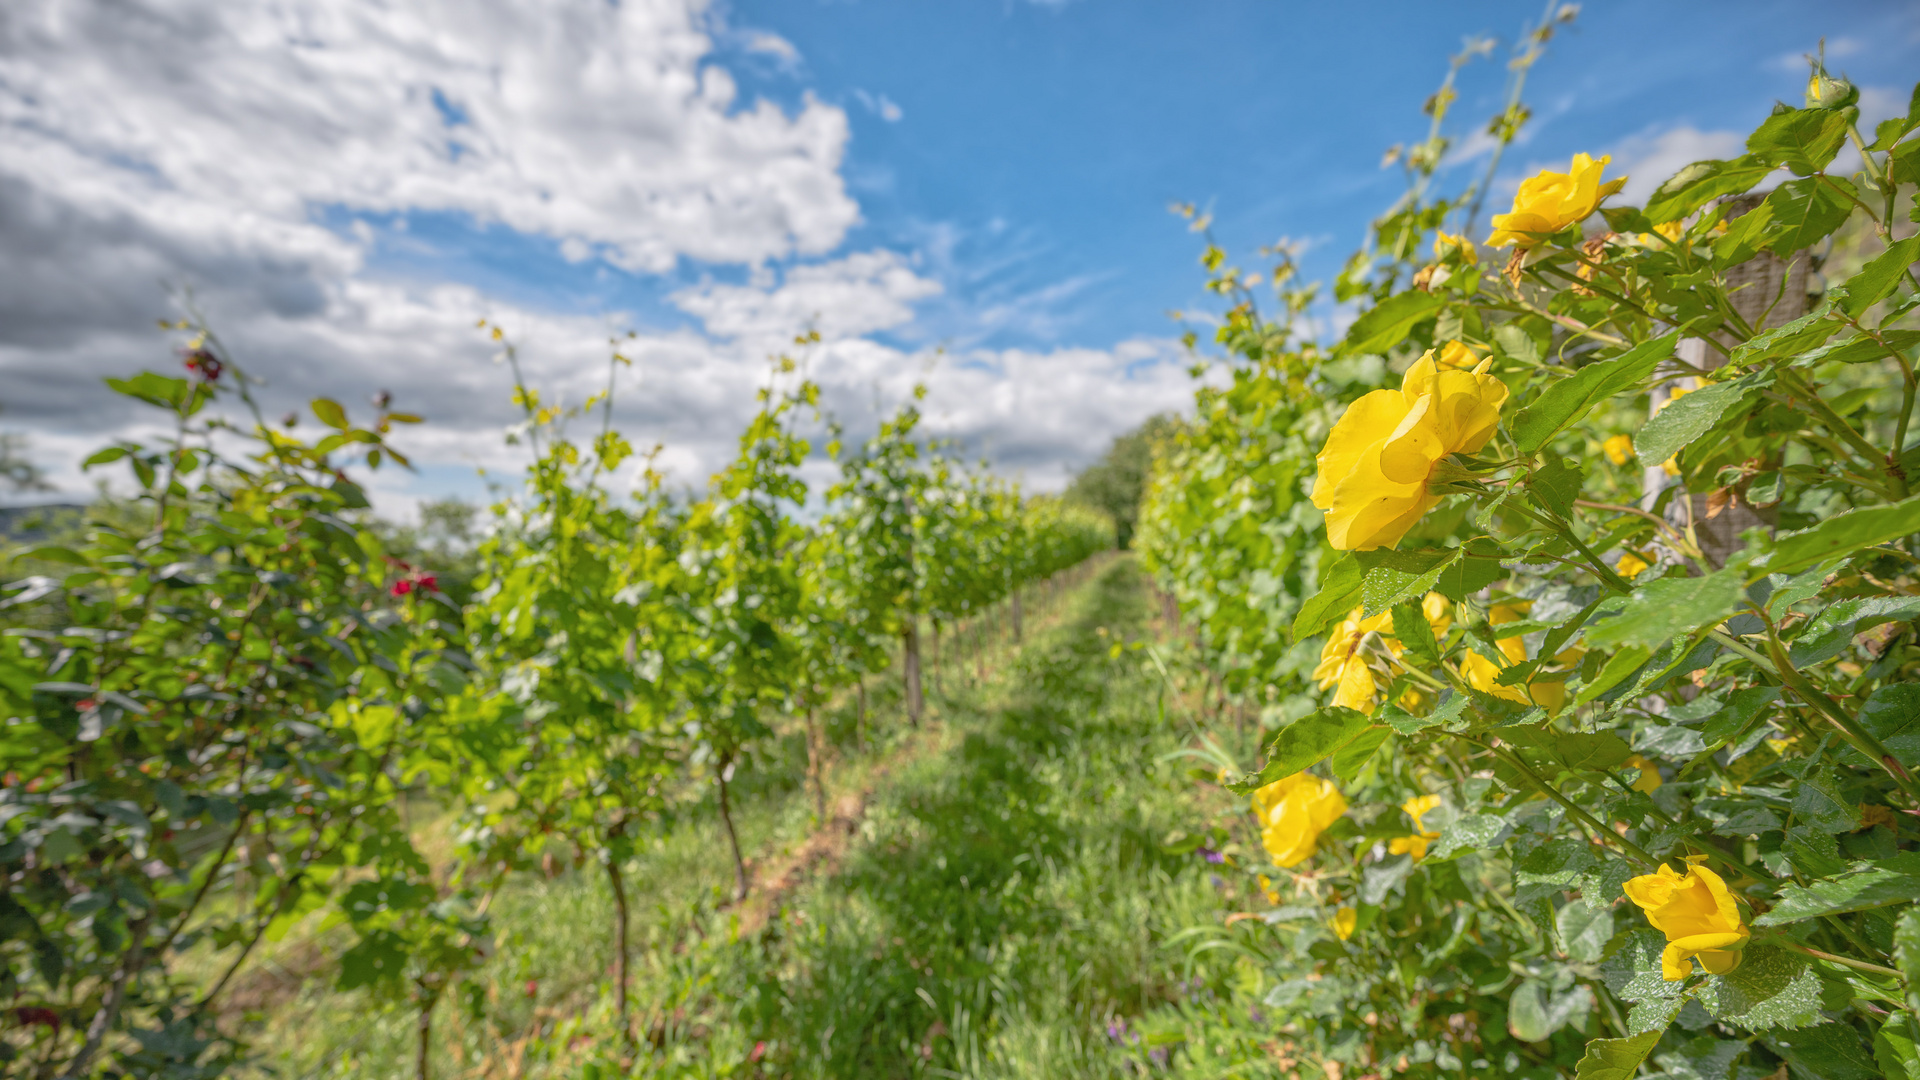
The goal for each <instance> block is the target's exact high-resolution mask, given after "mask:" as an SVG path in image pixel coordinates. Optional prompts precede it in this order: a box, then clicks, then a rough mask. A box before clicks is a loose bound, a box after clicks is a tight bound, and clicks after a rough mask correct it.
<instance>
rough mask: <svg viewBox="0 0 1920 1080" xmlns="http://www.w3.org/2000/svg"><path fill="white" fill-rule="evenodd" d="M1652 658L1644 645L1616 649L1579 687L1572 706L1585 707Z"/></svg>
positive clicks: (1651, 652)
mask: <svg viewBox="0 0 1920 1080" xmlns="http://www.w3.org/2000/svg"><path fill="white" fill-rule="evenodd" d="M1652 658H1653V650H1652V649H1649V648H1647V647H1646V646H1644V645H1627V646H1624V647H1622V648H1620V649H1616V650H1615V651H1614V653H1613V655H1612V656H1609V657H1607V662H1606V663H1605V664H1604V665H1602V666H1601V668H1600V670H1599V671H1598V672H1597V673H1595V674H1594V676H1593V678H1592V679H1591V680H1589V681H1587V682H1585V683H1582V684H1581V686H1580V694H1579V696H1578V697H1576V698H1574V704H1576V705H1585V704H1586V703H1587V702H1589V701H1592V700H1593V699H1594V698H1597V697H1599V696H1600V695H1601V694H1604V693H1606V692H1607V691H1609V690H1611V689H1613V688H1614V687H1615V686H1616V685H1618V684H1619V683H1620V682H1621V681H1622V680H1624V679H1626V678H1627V677H1629V676H1631V675H1632V674H1633V673H1634V672H1636V671H1639V670H1640V669H1641V668H1642V667H1644V666H1645V665H1646V663H1647V661H1648V660H1651V659H1652Z"/></svg>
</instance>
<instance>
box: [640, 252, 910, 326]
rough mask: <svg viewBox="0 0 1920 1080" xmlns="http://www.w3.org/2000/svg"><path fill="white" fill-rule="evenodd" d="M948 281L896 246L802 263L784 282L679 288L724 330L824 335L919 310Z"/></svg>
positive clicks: (685, 305) (691, 307)
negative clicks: (926, 274) (916, 305)
mask: <svg viewBox="0 0 1920 1080" xmlns="http://www.w3.org/2000/svg"><path fill="white" fill-rule="evenodd" d="M940 291H941V289H940V283H939V282H936V281H930V280H928V279H926V278H923V277H921V276H920V275H918V274H916V273H914V272H913V270H912V268H911V267H909V266H908V264H907V261H906V259H904V258H903V257H901V256H900V255H899V254H897V253H895V252H891V251H867V252H861V253H858V254H854V255H849V256H847V257H845V258H843V259H836V260H834V261H832V262H824V263H818V264H813V265H800V266H794V267H792V268H790V269H789V270H787V272H786V275H785V280H784V281H783V282H781V284H780V285H779V286H778V287H777V288H771V289H768V288H755V287H753V286H751V285H715V284H705V285H701V286H698V287H696V288H691V289H683V290H681V291H679V292H677V293H675V294H673V298H672V299H673V302H674V304H675V305H677V306H678V307H679V308H680V309H681V310H682V311H685V312H687V313H688V314H690V315H694V316H696V317H698V318H699V319H700V320H701V321H702V322H704V323H705V324H706V327H707V330H708V332H710V333H713V334H716V335H719V336H721V337H730V338H738V337H752V338H765V337H781V336H789V335H792V334H793V333H795V332H796V331H798V330H805V329H814V330H818V331H819V332H820V334H821V336H823V337H829V338H840V337H857V336H860V335H862V334H871V333H873V332H875V331H878V330H888V329H891V328H893V327H896V326H899V325H901V324H902V323H905V322H907V321H908V320H910V319H912V318H913V309H912V307H911V306H910V305H911V304H912V303H913V302H914V301H916V300H921V299H924V298H926V297H929V296H934V295H936V294H938V293H939V292H940Z"/></svg>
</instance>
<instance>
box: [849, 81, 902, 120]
mask: <svg viewBox="0 0 1920 1080" xmlns="http://www.w3.org/2000/svg"><path fill="white" fill-rule="evenodd" d="M853 96H854V99H855V100H856V101H858V102H860V104H862V105H865V106H866V107H867V109H868V111H870V112H872V113H873V114H874V115H875V116H878V117H879V118H880V119H882V120H885V121H886V122H887V123H889V124H897V123H899V122H900V118H901V117H903V116H905V115H906V112H905V111H904V110H902V109H901V108H900V106H899V104H898V103H896V102H895V101H894V100H893V99H892V98H890V97H888V96H887V95H885V94H869V93H867V92H866V91H865V90H860V89H855V90H854V92H853Z"/></svg>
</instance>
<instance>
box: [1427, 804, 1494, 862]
mask: <svg viewBox="0 0 1920 1080" xmlns="http://www.w3.org/2000/svg"><path fill="white" fill-rule="evenodd" d="M1508 828H1509V826H1508V825H1507V819H1505V818H1503V817H1497V816H1495V815H1493V814H1462V815H1460V816H1459V817H1457V818H1454V819H1453V823H1452V824H1450V825H1448V826H1447V827H1446V828H1444V829H1441V830H1440V838H1439V839H1438V840H1435V841H1434V842H1433V847H1432V848H1430V849H1429V850H1428V851H1427V858H1426V861H1427V862H1430V863H1431V862H1443V861H1445V860H1446V859H1447V858H1448V857H1449V856H1452V855H1454V854H1456V853H1458V852H1462V851H1484V850H1487V849H1489V848H1494V847H1498V846H1499V845H1500V843H1501V840H1502V838H1504V837H1505V836H1506V835H1507V831H1508Z"/></svg>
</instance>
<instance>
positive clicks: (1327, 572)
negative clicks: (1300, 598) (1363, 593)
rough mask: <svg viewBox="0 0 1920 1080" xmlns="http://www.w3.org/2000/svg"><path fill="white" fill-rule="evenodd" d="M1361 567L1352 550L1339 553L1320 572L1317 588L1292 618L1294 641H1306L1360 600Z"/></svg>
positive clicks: (1336, 620)
mask: <svg viewBox="0 0 1920 1080" xmlns="http://www.w3.org/2000/svg"><path fill="white" fill-rule="evenodd" d="M1362 574H1363V569H1362V567H1361V565H1360V563H1359V561H1358V560H1356V559H1355V558H1354V555H1353V552H1350V551H1348V552H1342V553H1341V554H1340V555H1339V557H1338V558H1336V559H1334V560H1333V564H1332V565H1331V566H1326V567H1323V568H1322V569H1321V572H1320V588H1319V590H1318V591H1316V592H1315V593H1314V594H1313V595H1312V596H1309V597H1307V599H1306V602H1305V603H1303V604H1301V605H1300V613H1299V614H1298V615H1295V616H1294V617H1293V640H1295V641H1305V640H1306V639H1307V638H1310V637H1313V636H1315V635H1316V634H1319V633H1320V632H1321V631H1322V630H1325V629H1326V628H1327V626H1328V624H1330V623H1334V622H1338V621H1339V620H1341V619H1344V618H1346V617H1347V612H1349V611H1352V610H1353V609H1354V608H1355V607H1356V606H1358V605H1359V603H1360V589H1361V586H1362V584H1363V579H1362Z"/></svg>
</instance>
